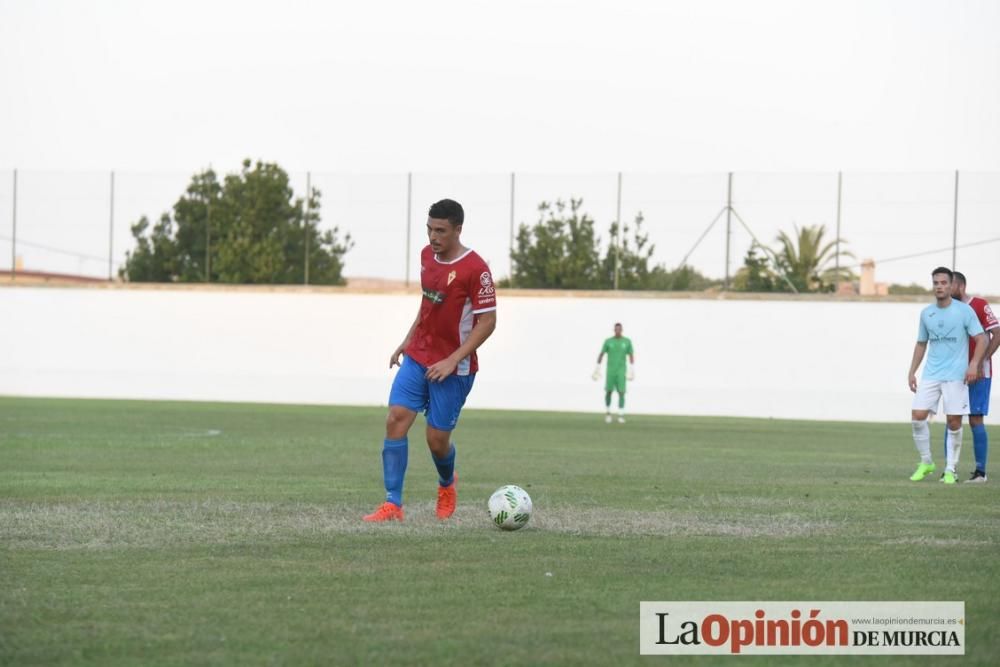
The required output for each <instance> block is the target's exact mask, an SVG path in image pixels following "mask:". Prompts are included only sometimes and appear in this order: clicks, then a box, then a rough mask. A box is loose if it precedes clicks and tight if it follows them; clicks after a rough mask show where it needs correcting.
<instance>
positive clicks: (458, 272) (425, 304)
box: [404, 246, 497, 375]
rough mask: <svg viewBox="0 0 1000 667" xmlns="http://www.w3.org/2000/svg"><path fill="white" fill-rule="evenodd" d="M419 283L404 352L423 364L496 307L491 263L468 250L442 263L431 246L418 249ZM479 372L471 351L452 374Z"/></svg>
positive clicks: (450, 348) (448, 350)
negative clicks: (415, 317)
mask: <svg viewBox="0 0 1000 667" xmlns="http://www.w3.org/2000/svg"><path fill="white" fill-rule="evenodd" d="M420 286H421V287H422V288H423V291H424V295H423V299H422V301H421V302H420V316H419V319H418V321H417V327H416V328H415V329H414V330H413V337H412V338H411V339H410V344H409V345H407V346H406V349H405V350H404V352H405V353H406V356H408V357H410V358H411V359H413V360H414V361H416V362H417V363H418V364H420V365H421V366H431V365H433V364H436V363H437V362H439V361H441V360H443V359H444V358H445V357H447V356H449V355H450V354H452V353H453V352H454V351H455V350H457V349H458V348H459V347H460V346H461V345H462V343H464V342H465V339H466V338H468V337H469V332H471V331H472V327H473V325H474V324H475V321H476V316H477V315H479V314H480V313H488V312H489V311H491V310H496V309H497V296H496V288H495V287H494V285H493V276H492V275H491V274H490V267H488V266H487V265H486V262H484V261H483V258H482V257H480V256H479V255H477V254H476V253H474V252H473V251H472V250H466V251H465V253H464V254H463V255H462V256H460V257H458V258H456V259H453V260H451V261H450V262H443V261H441V260H440V259H438V258H437V255H435V254H434V251H433V250H431V247H430V246H426V247H425V248H424V249H423V251H421V253H420ZM478 370H479V362H478V360H477V359H476V353H475V352H473V353H472V354H470V355H469V356H467V357H466V358H465V359H462V360H461V361H460V362H458V367H457V368H455V374H456V375H469V374H470V373H475V372H476V371H478Z"/></svg>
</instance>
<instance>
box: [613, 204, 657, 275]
mask: <svg viewBox="0 0 1000 667" xmlns="http://www.w3.org/2000/svg"><path fill="white" fill-rule="evenodd" d="M643 220H644V218H643V216H642V212H641V211H640V212H639V213H638V214H636V216H635V222H634V223H633V225H632V227H631V228H630V227H629V226H628V225H627V224H626V225H622V238H621V243H620V244H619V246H618V247H617V248H615V241H616V240H617V239H618V223H617V222H612V223H611V228H610V229H609V230H608V236H609V237H610V238H611V244H610V245H609V246H608V250H607V253H606V254H605V256H604V261H603V262H602V274H603V275H602V283H603V284H604V285H605V286H607V287H613V286H614V284H615V264H616V263H617V264H618V289H623V290H639V289H651V288H650V278H651V275H652V271H655V270H656V267H653V268H650V266H649V264H650V262H651V261H652V258H653V250H654V249H655V245H654V244H651V243H650V242H649V234H644V233H643V231H642V222H643ZM630 231H631V232H632V238H631V239H629V232H630Z"/></svg>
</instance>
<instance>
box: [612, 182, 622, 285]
mask: <svg viewBox="0 0 1000 667" xmlns="http://www.w3.org/2000/svg"><path fill="white" fill-rule="evenodd" d="M615 228H616V230H617V231H616V232H615V236H616V237H617V238H616V239H615V279H614V288H615V289H616V290H617V289H618V274H619V273H620V272H621V265H622V173H621V172H620V171H619V172H618V206H617V209H616V212H615Z"/></svg>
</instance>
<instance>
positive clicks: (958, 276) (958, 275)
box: [951, 271, 966, 285]
mask: <svg viewBox="0 0 1000 667" xmlns="http://www.w3.org/2000/svg"><path fill="white" fill-rule="evenodd" d="M951 279H952V280H957V281H958V282H960V283H962V284H963V285H965V284H966V282H965V274H964V273H962V272H961V271H955V272H953V273H952V274H951Z"/></svg>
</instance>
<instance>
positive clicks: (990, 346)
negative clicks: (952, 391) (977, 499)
mask: <svg viewBox="0 0 1000 667" xmlns="http://www.w3.org/2000/svg"><path fill="white" fill-rule="evenodd" d="M965 289H966V279H965V274H964V273H960V272H958V271H955V274H954V279H953V280H952V292H951V296H952V297H953V298H955V299H958V300H959V301H961V302H962V303H965V304H967V305H969V306H970V307H971V308H972V310H973V311H975V313H976V317H978V318H979V323H980V324H982V325H983V331H985V332H986V336H987V340H986V353H985V354H984V355H983V363H982V366H981V367H980V368H979V379H978V380H976V381H975V382H974V383H972V384H970V385H969V428H970V429H972V447H973V450H974V452H975V456H976V469H975V470H974V471H973V472H972V476H971V477H970V478H969V479H968V480H966V481H967V482H971V483H973V484H981V483H983V482H985V481H986V458H987V455H988V454H989V447H990V443H989V439H988V438H987V435H986V425H985V424H983V417H984V416H986V415H987V414H989V411H990V384H991V383H992V381H993V380H992V376H993V362H992V361H991V357H992V356H993V353H994V352H996V351H997V348H998V347H1000V322H997V318H996V315H994V314H993V310H992V309H991V308H990V304H989V303H987V301H986V299H984V298H982V297H981V296H971V297H970V296H969V295H968V294H966V291H965ZM974 351H975V345H974V344H973V343H972V341H969V360H971V359H972V353H973V352H974ZM956 458H957V457H956Z"/></svg>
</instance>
